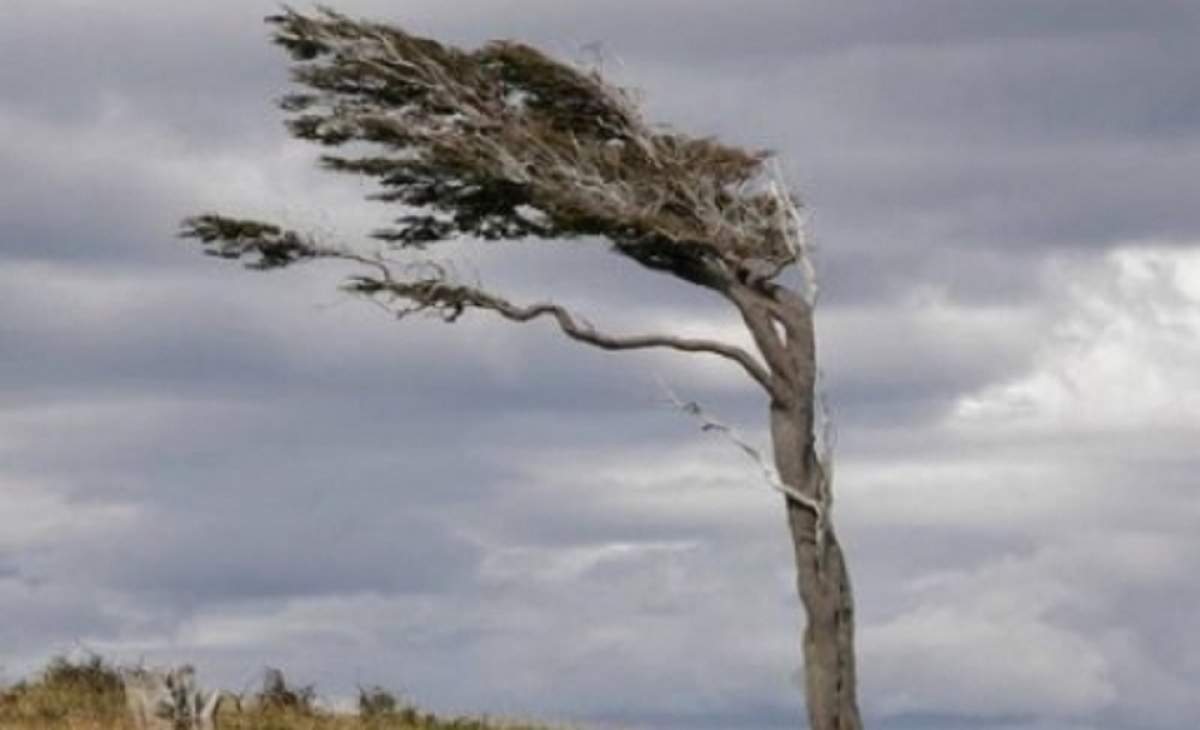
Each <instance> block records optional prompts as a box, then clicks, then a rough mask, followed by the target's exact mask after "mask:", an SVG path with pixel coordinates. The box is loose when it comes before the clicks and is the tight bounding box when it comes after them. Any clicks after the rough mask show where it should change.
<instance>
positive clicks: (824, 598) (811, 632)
mask: <svg viewBox="0 0 1200 730" xmlns="http://www.w3.org/2000/svg"><path fill="white" fill-rule="evenodd" d="M811 407H812V403H811V401H807V402H805V401H803V400H802V401H801V402H799V403H797V404H795V405H793V406H791V407H789V406H788V405H786V404H780V403H774V404H772V406H771V438H772V442H773V446H774V453H775V465H776V469H777V470H778V472H779V477H780V479H781V480H782V481H783V482H784V483H785V484H788V485H790V486H792V487H794V488H796V489H798V490H800V491H801V492H802V493H803V494H804V495H806V496H809V497H812V498H814V499H816V500H817V501H818V503H821V504H824V506H825V509H828V508H829V500H828V494H825V491H826V488H825V487H824V486H823V485H822V480H824V478H825V477H824V475H823V473H822V470H821V466H820V464H819V463H818V461H817V455H816V448H815V447H816V444H815V441H814V438H813V431H812V427H811V422H812V417H811ZM827 517H828V513H825V514H823V515H821V516H818V514H817V512H816V511H814V510H813V509H812V508H811V507H810V506H808V505H803V504H800V503H799V502H797V501H796V500H794V499H791V498H788V499H787V519H788V527H789V529H790V533H791V538H792V547H793V550H794V553H795V558H796V575H797V580H796V583H797V588H798V591H799V594H800V601H801V603H802V604H803V606H804V613H805V615H806V620H807V625H806V626H805V629H804V637H803V647H804V678H805V697H806V700H807V710H808V725H809V728H810V730H861V728H862V720H861V718H860V716H859V710H858V702H857V699H856V698H857V690H856V673H855V664H854V600H853V597H852V594H851V591H850V577H849V573H848V572H847V570H846V563H845V559H844V556H843V554H842V549H841V546H840V545H839V544H838V540H837V537H836V535H835V534H834V531H833V527H832V526H831V525H830V524H829V521H828V519H827Z"/></svg>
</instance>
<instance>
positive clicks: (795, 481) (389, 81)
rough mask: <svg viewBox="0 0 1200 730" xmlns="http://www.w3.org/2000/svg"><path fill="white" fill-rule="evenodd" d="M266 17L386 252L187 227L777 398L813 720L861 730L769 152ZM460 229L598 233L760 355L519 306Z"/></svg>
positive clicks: (252, 255)
mask: <svg viewBox="0 0 1200 730" xmlns="http://www.w3.org/2000/svg"><path fill="white" fill-rule="evenodd" d="M267 20H268V22H269V23H270V24H272V25H273V26H274V41H275V42H276V43H277V44H278V45H280V46H282V47H283V48H284V49H286V50H287V52H288V53H289V54H290V55H291V57H292V59H293V60H294V65H293V68H292V78H293V80H294V81H295V82H296V84H297V85H298V87H299V91H298V92H297V93H294V94H291V95H288V96H286V97H284V98H283V99H282V101H281V102H280V105H281V107H282V108H283V110H284V111H285V112H287V113H288V115H289V117H288V119H287V126H288V128H289V130H290V131H291V133H292V134H293V135H294V136H296V137H298V138H300V139H303V140H308V141H310V142H314V143H316V144H318V145H321V146H324V147H326V148H328V149H329V150H330V151H342V154H325V155H323V156H322V157H321V165H322V166H323V167H324V168H325V169H327V170H332V171H335V172H341V173H349V174H351V175H358V176H363V177H366V178H372V179H373V180H374V181H375V182H376V183H377V185H378V192H376V193H374V194H372V195H371V197H372V198H373V199H376V200H379V201H382V202H384V203H389V204H393V205H394V206H396V209H397V214H396V217H394V218H393V219H392V220H391V223H390V224H389V225H387V226H386V227H383V228H380V229H378V230H376V231H375V232H374V233H373V237H374V238H375V239H378V240H379V241H381V242H383V243H376V244H375V248H376V249H377V250H376V251H375V252H373V253H367V252H364V251H362V250H361V249H356V248H352V247H349V246H347V245H345V244H344V243H338V242H330V241H328V240H326V239H324V238H320V237H316V236H313V235H311V234H308V233H305V232H302V231H294V230H287V229H285V228H283V227H280V226H278V225H275V224H272V223H269V222H262V221H256V220H246V219H243V218H240V217H228V216H225V215H220V214H214V213H209V214H204V215H197V216H195V217H192V218H189V219H187V220H186V221H185V222H184V225H183V232H182V233H183V235H184V236H185V237H187V238H192V239H198V240H199V241H200V242H201V243H202V244H203V246H204V249H205V251H206V253H209V254H211V255H214V256H219V257H222V258H228V259H240V260H243V261H244V262H245V263H246V265H247V266H249V267H250V268H254V269H275V268H280V267H286V266H290V265H293V264H298V263H301V262H306V261H313V260H320V259H332V260H339V261H343V262H350V263H352V264H354V265H356V266H357V267H358V271H357V273H355V274H354V275H352V276H350V277H349V278H348V279H346V280H345V281H344V283H343V284H342V286H343V288H344V289H345V290H347V291H349V292H352V293H354V294H357V295H361V296H362V297H365V298H368V299H370V300H372V301H374V302H375V303H377V304H380V305H382V306H385V307H387V308H388V309H389V310H391V311H393V312H394V313H395V314H396V316H397V317H405V316H408V315H410V314H413V313H418V312H425V313H430V314H433V315H436V316H440V317H441V318H442V319H444V320H445V321H446V322H455V321H456V320H458V319H459V317H461V316H463V315H465V314H467V313H468V312H472V311H474V310H481V311H484V312H490V313H491V314H493V315H499V317H501V318H503V319H507V320H510V321H513V322H532V321H535V320H542V319H545V320H549V321H551V322H553V323H554V324H555V325H557V327H558V328H559V329H561V331H562V333H563V334H565V335H566V336H567V337H570V338H571V339H573V340H576V341H579V342H582V343H585V344H588V345H593V346H595V347H599V348H603V349H606V350H639V349H648V348H662V349H668V350H677V351H680V352H684V353H696V354H700V355H708V356H714V357H719V358H723V359H724V360H727V361H728V362H729V363H730V364H732V365H733V366H735V367H737V368H739V369H740V370H741V371H742V372H743V373H744V374H745V375H746V376H749V378H750V379H751V380H752V381H754V383H755V384H757V386H758V387H759V388H760V389H761V391H762V393H763V394H764V395H765V397H766V402H767V411H768V416H769V419H770V433H771V439H772V449H773V464H774V466H773V468H770V469H769V476H770V478H771V481H772V485H773V486H774V487H776V488H777V489H778V490H779V491H780V492H782V493H783V495H784V502H785V506H786V511H787V520H788V526H789V528H790V533H791V540H792V545H793V547H794V552H795V561H796V570H797V575H798V581H797V582H798V588H799V594H800V599H801V602H802V604H803V607H804V610H805V614H806V617H807V624H806V628H805V631H804V636H803V653H804V668H805V688H806V695H807V708H808V718H809V727H810V728H812V730H857V729H858V728H860V727H861V721H860V718H859V711H858V708H857V702H856V689H855V667H854V648H853V633H854V612H853V602H852V599H851V592H850V582H849V578H848V575H847V570H846V564H845V559H844V556H843V554H842V549H841V547H840V545H839V543H838V540H837V537H836V536H835V534H834V529H833V524H832V523H831V521H830V510H831V506H832V491H831V487H832V484H831V467H830V464H829V460H828V456H827V454H825V453H823V449H822V447H821V439H820V438H819V434H818V429H819V422H818V420H819V412H818V411H819V408H818V407H819V401H818V398H817V397H816V391H815V388H816V385H817V383H816V376H817V369H816V351H815V346H814V332H813V306H814V304H815V299H816V287H815V281H814V277H813V271H812V267H811V264H810V260H809V258H808V252H807V250H806V248H805V242H804V237H803V231H802V227H801V222H800V219H799V215H798V212H797V206H798V203H797V201H796V200H795V198H794V196H793V195H792V193H791V192H790V191H789V190H788V189H787V187H786V186H785V185H784V184H783V182H782V181H781V179H780V177H779V176H778V175H777V174H776V172H775V166H774V165H773V164H772V159H771V156H770V155H769V154H768V153H766V152H761V151H748V150H744V149H739V148H737V147H732V146H728V145H725V144H721V143H719V142H717V141H714V140H712V139H708V138H699V137H693V136H688V135H685V134H682V133H679V132H677V131H673V130H670V129H667V128H664V127H661V126H654V125H651V124H649V123H647V122H646V121H645V120H644V119H643V118H642V117H641V115H640V114H639V112H638V109H637V104H636V102H635V101H634V99H633V98H632V96H631V95H630V94H629V93H627V92H625V91H624V90H622V89H620V88H617V87H615V86H613V85H610V84H609V83H607V82H605V81H604V80H603V79H602V78H601V77H600V75H599V74H598V73H597V72H594V71H588V70H584V69H579V68H576V67H574V66H572V65H569V64H564V63H561V62H559V61H556V60H554V59H551V58H549V57H548V56H546V55H544V54H542V53H540V52H539V51H537V50H535V49H533V48H531V47H529V46H527V45H523V44H520V43H514V42H507V41H500V42H493V43H489V44H487V45H485V46H483V47H482V48H480V49H478V50H474V51H463V50H460V49H457V48H453V47H450V46H447V45H443V44H441V43H438V42H436V41H433V40H430V39H426V38H420V37H417V36H414V35H411V34H409V33H406V32H405V31H403V30H402V29H399V28H396V27H393V26H390V25H384V24H377V23H371V22H363V21H358V20H354V19H351V18H348V17H346V16H343V15H340V14H338V13H335V12H333V11H329V10H321V11H319V12H316V13H313V14H303V13H298V12H295V11H292V10H290V9H288V10H285V11H284V12H283V13H282V14H281V15H276V16H272V17H269V18H268V19H267ZM463 237H466V238H471V239H483V240H487V241H503V240H514V239H527V238H538V239H552V240H557V241H565V240H572V239H581V238H585V237H586V238H587V239H589V240H595V239H601V240H603V241H605V242H607V244H608V245H610V246H611V250H612V252H613V253H615V254H617V255H620V256H624V257H626V258H628V259H630V260H632V261H634V262H636V263H637V264H640V265H641V266H644V267H646V268H648V269H651V270H653V271H655V272H660V273H662V274H666V275H668V276H671V277H674V278H676V279H680V280H682V281H684V282H686V283H688V284H692V285H695V286H698V287H702V288H704V289H707V290H709V291H710V292H712V294H714V295H715V296H717V297H720V298H721V299H722V300H724V301H725V302H727V303H728V305H729V306H731V307H732V308H733V310H735V311H736V313H737V315H738V316H739V317H740V318H741V321H742V322H744V323H745V326H746V328H747V330H748V331H749V334H750V335H751V338H752V340H753V342H754V345H755V348H754V349H755V350H757V352H752V351H750V350H747V349H745V348H743V347H739V346H737V345H735V344H731V343H727V342H721V341H718V340H714V339H702V338H694V337H683V336H680V335H678V334H674V333H671V332H654V333H639V334H617V333H611V332H604V331H600V330H598V329H597V328H596V327H594V326H592V325H591V324H590V323H588V321H587V320H585V319H583V318H581V317H580V316H578V315H577V314H576V313H574V312H572V311H570V310H568V309H567V308H565V307H563V306H561V305H559V304H556V303H549V302H541V303H531V304H529V303H518V302H513V301H510V300H509V299H507V298H505V297H503V296H501V295H499V294H497V293H496V292H493V291H488V290H486V289H484V288H481V287H480V286H479V285H477V284H472V283H467V282H463V281H460V280H456V279H455V278H454V277H453V275H452V272H451V271H449V270H448V269H447V268H446V267H444V266H442V265H440V264H439V263H438V262H437V261H436V259H434V258H433V257H431V255H430V254H429V253H428V251H429V249H430V248H431V247H433V246H434V245H435V244H437V243H439V242H443V241H449V240H453V239H457V238H463ZM789 272H791V273H790V275H789ZM789 282H792V283H790V284H789ZM687 407H688V408H690V409H691V410H692V411H693V412H694V413H697V414H698V415H702V414H699V413H698V411H697V409H696V408H695V407H694V406H692V405H691V404H688V405H687ZM708 426H709V427H710V428H711V427H714V426H715V424H714V423H713V422H711V421H710V422H708Z"/></svg>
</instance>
